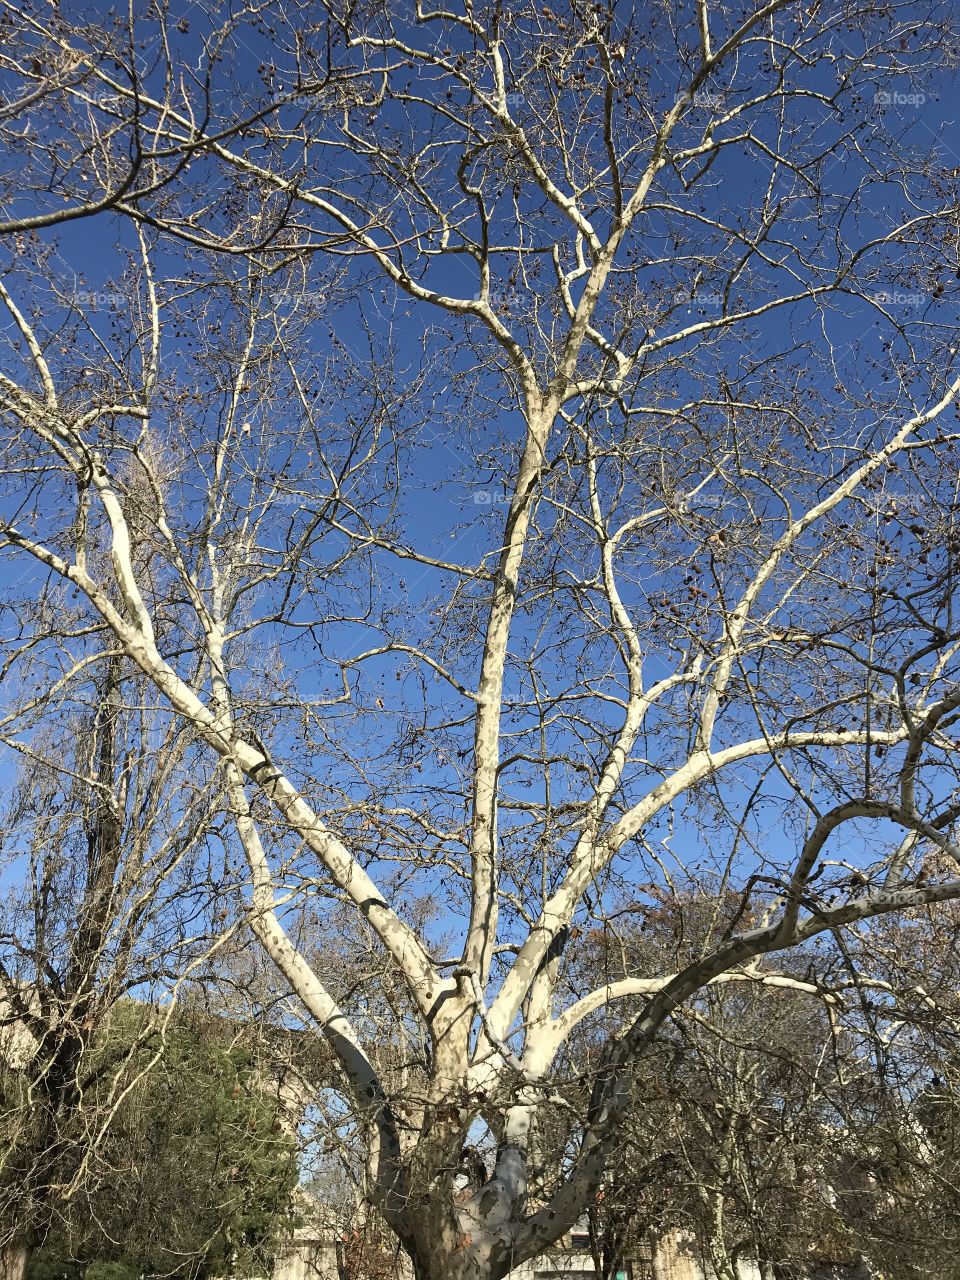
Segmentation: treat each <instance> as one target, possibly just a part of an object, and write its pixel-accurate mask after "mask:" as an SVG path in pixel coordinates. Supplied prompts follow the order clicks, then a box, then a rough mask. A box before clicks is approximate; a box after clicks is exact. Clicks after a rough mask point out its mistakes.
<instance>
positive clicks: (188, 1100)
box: [30, 1006, 297, 1280]
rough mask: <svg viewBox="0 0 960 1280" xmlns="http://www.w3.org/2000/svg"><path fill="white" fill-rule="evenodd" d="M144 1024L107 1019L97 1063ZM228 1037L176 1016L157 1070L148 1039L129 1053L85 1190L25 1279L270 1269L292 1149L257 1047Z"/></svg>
mask: <svg viewBox="0 0 960 1280" xmlns="http://www.w3.org/2000/svg"><path fill="white" fill-rule="evenodd" d="M143 1018H144V1013H143V1012H142V1011H141V1010H138V1009H136V1008H135V1007H133V1008H131V1007H130V1006H128V1007H127V1008H126V1009H124V1010H123V1011H122V1012H121V1013H120V1015H119V1016H115V1017H114V1018H113V1019H112V1021H111V1025H110V1028H109V1030H108V1032H107V1034H106V1036H105V1037H104V1042H103V1044H102V1046H101V1052H102V1053H103V1054H104V1056H105V1057H106V1056H108V1055H115V1054H116V1053H117V1051H118V1049H121V1050H122V1049H123V1048H124V1046H125V1045H126V1046H129V1044H130V1043H131V1042H132V1041H133V1039H134V1036H135V1033H136V1031H137V1029H138V1025H139V1024H141V1023H142V1021H143ZM233 1031H235V1028H231V1027H230V1026H229V1024H227V1023H219V1022H217V1021H216V1020H211V1019H209V1018H207V1019H192V1020H188V1019H184V1018H181V1019H178V1020H176V1021H172V1022H171V1023H170V1025H169V1026H168V1028H167V1031H166V1034H165V1037H164V1041H165V1044H164V1051H163V1054H162V1056H161V1058H160V1059H159V1061H158V1062H156V1063H155V1064H153V1065H150V1064H151V1059H152V1057H153V1056H154V1053H155V1050H156V1047H157V1045H156V1042H151V1041H150V1040H148V1041H146V1043H145V1044H144V1045H142V1046H139V1047H137V1049H136V1052H135V1053H134V1055H133V1057H132V1060H131V1062H130V1064H129V1068H128V1070H127V1076H128V1079H129V1082H130V1083H131V1085H132V1087H131V1088H130V1091H129V1093H128V1094H127V1096H126V1097H125V1098H124V1099H123V1101H122V1102H121V1103H120V1106H119V1108H118V1110H117V1113H116V1115H115V1117H114V1119H113V1120H112V1122H111V1123H110V1125H109V1128H108V1129H107V1131H106V1134H105V1136H104V1138H103V1140H102V1142H101V1143H100V1145H99V1146H98V1148H97V1150H96V1152H95V1160H94V1162H93V1170H94V1173H95V1179H94V1181H93V1184H92V1186H91V1187H90V1188H89V1190H87V1191H86V1193H85V1194H84V1195H83V1196H81V1197H80V1198H79V1201H78V1202H71V1203H68V1204H67V1205H66V1206H65V1210H66V1216H65V1217H63V1216H61V1218H60V1221H59V1222H58V1223H57V1224H56V1226H55V1227H54V1230H53V1232H52V1233H51V1235H50V1236H48V1238H47V1240H46V1241H45V1243H44V1245H43V1246H42V1248H40V1249H39V1250H38V1251H37V1253H36V1255H35V1257H34V1259H33V1261H32V1264H31V1269H30V1280H54V1277H61V1276H66V1277H68V1280H70V1278H72V1277H73V1276H74V1275H77V1272H78V1264H79V1266H80V1267H81V1268H82V1272H83V1275H84V1277H85V1280H139V1277H140V1276H141V1275H143V1274H146V1275H177V1276H183V1277H190V1278H191V1280H198V1278H199V1280H202V1277H206V1276H224V1275H228V1274H232V1275H241V1276H242V1275H255V1274H259V1275H263V1274H268V1273H269V1269H270V1266H271V1262H272V1258H273V1255H274V1253H275V1251H276V1248H277V1245H278V1244H279V1243H280V1242H281V1240H282V1238H283V1236H284V1234H285V1233H286V1232H288V1231H289V1230H290V1229H291V1228H292V1226H293V1225H295V1222H294V1218H293V1213H292V1200H293V1192H294V1189H295V1187H296V1184H297V1162H296V1153H295V1144H294V1140H293V1137H292V1135H291V1133H290V1131H289V1129H288V1127H286V1126H285V1124H284V1120H283V1115H282V1108H281V1106H280V1104H279V1102H278V1100H277V1097H276V1088H275V1085H274V1083H273V1081H272V1079H271V1073H270V1067H269V1063H268V1062H267V1061H266V1053H265V1051H264V1050H263V1049H262V1047H258V1046H254V1045H251V1044H249V1043H243V1042H242V1041H240V1040H233V1041H231V1040H230V1039H229V1036H230V1035H231V1033H232V1032H233ZM100 1102H101V1106H103V1105H105V1104H106V1102H107V1099H105V1098H104V1099H100Z"/></svg>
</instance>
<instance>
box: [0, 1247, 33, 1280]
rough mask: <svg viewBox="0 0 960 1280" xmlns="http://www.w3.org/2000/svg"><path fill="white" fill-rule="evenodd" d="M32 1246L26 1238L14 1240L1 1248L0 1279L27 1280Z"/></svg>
mask: <svg viewBox="0 0 960 1280" xmlns="http://www.w3.org/2000/svg"><path fill="white" fill-rule="evenodd" d="M29 1261H30V1247H29V1245H28V1244H27V1242H26V1240H13V1241H11V1243H10V1244H8V1245H5V1246H4V1247H3V1248H2V1249H0V1280H26V1275H27V1264H28V1263H29Z"/></svg>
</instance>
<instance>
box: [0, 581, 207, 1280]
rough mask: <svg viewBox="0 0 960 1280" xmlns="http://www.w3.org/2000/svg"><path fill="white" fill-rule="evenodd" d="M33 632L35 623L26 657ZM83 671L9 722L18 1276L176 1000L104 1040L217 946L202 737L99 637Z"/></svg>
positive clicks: (4, 999) (73, 1189)
mask: <svg viewBox="0 0 960 1280" xmlns="http://www.w3.org/2000/svg"><path fill="white" fill-rule="evenodd" d="M50 603H51V604H52V602H50ZM38 621H39V625H40V626H42V620H38ZM38 630H39V626H38ZM35 640H36V632H34V634H33V635H32V636H29V637H28V636H27V635H25V634H23V633H21V641H22V644H21V647H20V652H21V654H23V652H24V650H26V651H27V652H29V650H30V648H31V647H32V645H33V644H34V643H35ZM83 669H85V670H86V672H87V679H86V681H85V682H81V680H80V678H79V676H78V671H75V672H74V673H73V674H74V675H75V676H78V678H77V679H75V680H72V681H70V683H69V693H67V694H64V686H63V685H62V684H59V682H57V683H55V684H54V687H53V688H52V689H51V688H49V687H44V689H43V696H42V697H41V696H38V697H35V698H30V699H27V700H26V702H25V703H23V704H21V705H20V706H19V707H18V708H16V710H15V711H14V712H12V713H11V714H10V716H9V717H8V718H7V720H6V721H5V724H4V729H5V740H6V742H7V743H8V744H9V745H11V746H14V747H15V748H16V750H17V752H18V754H19V756H20V757H21V760H22V762H23V764H22V768H21V770H20V772H19V775H18V777H17V778H16V780H15V782H14V785H13V787H12V794H11V796H10V797H9V802H8V804H7V806H6V813H5V818H6V824H5V830H4V841H3V855H4V864H3V866H4V877H5V879H6V880H7V883H8V886H9V887H8V893H7V895H6V898H5V901H4V902H3V905H2V911H0V1037H2V1038H0V1045H3V1046H4V1047H5V1050H6V1051H5V1052H4V1053H3V1055H2V1057H0V1066H2V1068H3V1082H4V1087H3V1090H2V1106H0V1248H2V1250H3V1258H4V1265H5V1268H6V1272H7V1273H9V1274H10V1275H12V1276H14V1277H16V1276H19V1275H20V1274H22V1273H23V1271H24V1268H25V1267H26V1265H27V1262H28V1260H29V1255H30V1252H31V1250H33V1249H34V1248H35V1247H36V1246H37V1245H39V1244H40V1243H42V1241H43V1240H44V1239H45V1238H46V1237H47V1235H48V1233H49V1232H50V1230H51V1228H52V1226H53V1224H54V1223H55V1222H56V1220H57V1218H58V1216H59V1215H60V1214H62V1213H63V1212H64V1211H65V1205H66V1204H67V1202H68V1201H69V1202H70V1203H72V1204H74V1205H80V1206H84V1207H85V1208H89V1201H88V1198H87V1193H88V1191H89V1189H90V1187H91V1186H92V1185H96V1182H97V1174H96V1170H97V1168H98V1166H99V1162H100V1160H101V1158H102V1155H101V1152H100V1146H101V1144H102V1143H103V1141H104V1139H105V1133H106V1131H107V1129H108V1127H109V1124H110V1121H111V1119H112V1117H113V1114H114V1112H115V1110H116V1108H117V1107H118V1106H119V1105H120V1103H121V1100H122V1098H123V1096H124V1091H125V1090H126V1089H127V1088H129V1087H130V1085H131V1081H132V1080H133V1079H134V1078H135V1076H136V1074H137V1073H138V1072H139V1071H140V1070H141V1069H143V1068H144V1066H145V1063H146V1061H147V1059H148V1058H149V1057H150V1056H151V1055H154V1054H158V1055H159V1052H160V1051H162V1044H163V1041H162V1035H161V1033H162V1030H163V1025H164V1021H165V1018H166V1017H167V1016H169V1010H168V1011H167V1013H166V1014H164V1013H163V1012H161V1011H160V1010H159V1009H157V1010H155V1011H154V1015H153V1016H152V1017H150V1018H145V1019H144V1020H143V1021H142V1023H141V1025H140V1027H139V1028H138V1036H137V1037H134V1038H132V1039H130V1040H128V1041H125V1042H123V1041H114V1042H113V1043H112V1044H111V1046H110V1048H109V1049H107V1048H106V1047H105V1046H104V1043H103V1034H104V1030H105V1027H106V1025H107V1023H108V1022H109V1020H110V1018H111V1015H112V1012H113V1010H115V1008H116V1007H117V1004H118V1002H120V1001H123V1000H124V999H127V998H129V996H130V994H131V993H132V992H136V993H137V994H138V996H139V998H140V999H142V1000H149V999H151V998H156V997H159V996H160V995H161V993H166V994H168V995H170V994H172V995H174V996H175V994H176V990H177V986H178V984H180V983H181V982H182V981H183V980H185V979H186V978H187V976H188V974H189V972H190V968H191V966H194V965H196V964H197V963H198V962H199V961H200V960H201V959H202V958H203V956H204V955H205V954H206V953H207V951H208V949H209V948H210V946H211V944H212V942H213V941H214V937H213V934H212V926H211V924H210V918H209V914H208V913H207V908H208V905H209V901H210V898H211V894H212V890H213V879H212V877H213V876H215V874H216V872H215V868H214V867H213V866H211V863H210V861H209V852H210V851H209V848H205V846H204V840H205V837H206V835H207V831H208V823H209V819H210V812H211V792H210V789H209V787H208V786H207V785H206V783H205V780H204V777H203V774H202V773H200V772H197V771H194V773H193V774H192V776H191V775H190V774H188V772H187V770H188V769H189V768H190V765H191V762H194V763H195V761H194V753H193V751H192V749H191V744H190V740H189V738H188V737H187V736H186V735H184V734H183V733H182V731H181V730H180V728H179V726H178V725H176V723H172V722H170V720H169V719H166V720H164V719H163V718H162V717H158V716H157V714H156V707H155V706H151V705H150V703H149V702H144V701H142V699H143V697H144V694H145V693H146V689H145V688H144V686H143V683H142V681H138V680H137V679H136V678H135V673H134V672H133V671H132V670H131V669H130V667H129V664H128V663H127V662H126V660H125V659H124V658H123V657H122V656H121V655H120V654H118V653H116V652H113V653H111V652H106V653H104V652H103V651H100V652H97V651H96V650H94V651H93V652H92V653H91V654H90V655H89V657H88V658H87V659H86V660H84V661H81V662H80V663H79V664H78V670H83ZM38 707H39V708H42V710H43V712H44V715H43V717H42V719H40V721H39V728H35V730H34V732H32V733H31V732H29V730H30V728H31V722H33V724H34V725H36V723H37V720H38V716H37V712H38ZM20 733H22V734H23V737H20V736H19V734H20ZM174 791H176V794H177V801H176V805H175V807H174V808H172V809H171V807H170V806H171V795H172V793H173V792H174ZM171 1007H172V1006H171Z"/></svg>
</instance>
